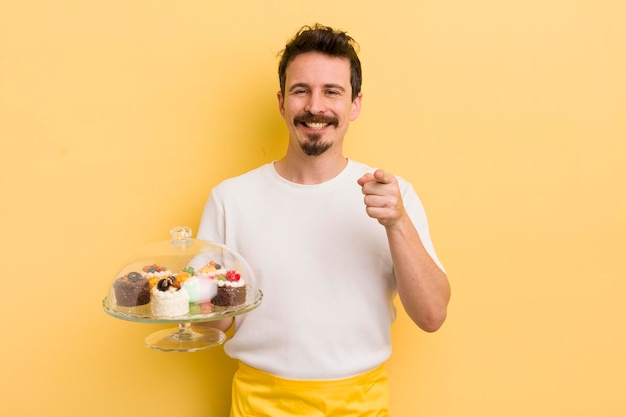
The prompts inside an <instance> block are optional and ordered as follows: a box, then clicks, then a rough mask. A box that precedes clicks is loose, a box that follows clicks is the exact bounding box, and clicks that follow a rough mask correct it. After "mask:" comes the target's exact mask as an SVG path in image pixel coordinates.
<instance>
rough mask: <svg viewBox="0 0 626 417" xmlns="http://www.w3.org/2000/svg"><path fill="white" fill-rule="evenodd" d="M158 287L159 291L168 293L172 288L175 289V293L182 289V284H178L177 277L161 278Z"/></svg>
mask: <svg viewBox="0 0 626 417" xmlns="http://www.w3.org/2000/svg"><path fill="white" fill-rule="evenodd" d="M156 287H157V288H158V289H159V291H168V290H170V288H175V289H174V290H173V291H176V290H179V289H180V282H178V280H177V279H176V277H173V276H170V277H167V278H161V279H160V280H159V282H158V283H157V286H156ZM170 291H172V290H170Z"/></svg>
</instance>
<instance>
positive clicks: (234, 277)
mask: <svg viewBox="0 0 626 417" xmlns="http://www.w3.org/2000/svg"><path fill="white" fill-rule="evenodd" d="M226 279H227V280H228V281H230V282H237V281H239V280H240V279H241V275H240V274H239V272H237V271H227V272H226Z"/></svg>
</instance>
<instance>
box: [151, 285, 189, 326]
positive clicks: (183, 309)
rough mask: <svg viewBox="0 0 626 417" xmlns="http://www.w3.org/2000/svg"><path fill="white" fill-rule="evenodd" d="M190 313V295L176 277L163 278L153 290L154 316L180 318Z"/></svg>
mask: <svg viewBox="0 0 626 417" xmlns="http://www.w3.org/2000/svg"><path fill="white" fill-rule="evenodd" d="M187 313H189V293H187V290H186V289H184V288H183V287H182V285H181V284H180V282H178V280H177V279H176V277H175V276H173V275H172V276H169V277H167V278H161V279H160V280H159V282H158V283H157V285H156V286H154V288H152V315H153V316H155V317H178V316H182V315H185V314H187Z"/></svg>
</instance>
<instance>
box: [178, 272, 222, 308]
mask: <svg viewBox="0 0 626 417" xmlns="http://www.w3.org/2000/svg"><path fill="white" fill-rule="evenodd" d="M183 288H185V289H186V290H187V293H189V302H190V303H206V302H208V301H211V298H213V297H215V295H216V294H217V283H216V282H215V280H214V279H210V278H206V277H200V276H194V277H190V278H188V279H187V280H186V281H185V282H183Z"/></svg>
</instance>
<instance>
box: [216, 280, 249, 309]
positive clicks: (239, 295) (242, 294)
mask: <svg viewBox="0 0 626 417" xmlns="http://www.w3.org/2000/svg"><path fill="white" fill-rule="evenodd" d="M245 302H246V287H245V285H243V286H239V287H229V286H221V287H218V288H217V295H216V296H215V297H213V298H212V299H211V303H212V304H213V305H216V306H220V307H232V306H237V305H239V304H243V303H245Z"/></svg>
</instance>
